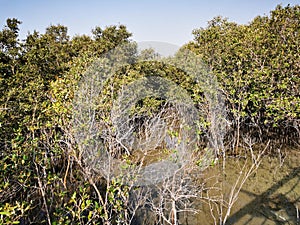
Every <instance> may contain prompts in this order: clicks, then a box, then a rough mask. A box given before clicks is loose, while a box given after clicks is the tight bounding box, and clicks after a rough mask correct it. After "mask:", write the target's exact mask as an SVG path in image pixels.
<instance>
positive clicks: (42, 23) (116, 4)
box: [0, 0, 300, 45]
mask: <svg viewBox="0 0 300 225" xmlns="http://www.w3.org/2000/svg"><path fill="white" fill-rule="evenodd" d="M289 3H290V4H291V5H296V4H299V3H300V0H289V1H285V0H247V1H245V0H223V1H222V0H208V1H207V0H205V1H199V0H198V1H196V0H185V1H184V0H181V1H179V0H173V1H171V0H161V1H159V0H147V1H146V0H140V1H138V0H127V1H125V0H123V1H122V0H107V1H103V0H98V1H96V0H91V1H89V0H86V1H83V0H82V1H79V0H72V1H71V0H51V1H50V0H48V1H46V0H28V1H26V0H0V21H1V29H2V28H3V26H4V24H5V21H6V19H7V18H12V17H15V18H17V19H19V20H21V21H22V22H23V23H22V25H21V26H20V28H21V31H20V34H21V38H24V37H25V36H26V34H27V33H28V31H30V32H33V30H37V31H39V32H41V33H44V32H45V28H46V27H48V26H49V25H51V24H52V25H56V24H58V23H60V24H62V25H65V26H67V27H68V29H69V35H71V36H73V35H74V34H90V33H91V32H90V31H91V29H93V28H94V27H95V26H100V27H103V28H104V27H105V26H108V25H115V24H124V25H126V26H127V28H128V30H129V31H130V32H132V33H133V37H132V38H133V39H134V40H136V41H162V42H168V43H172V44H176V45H182V44H184V43H186V42H188V41H190V40H192V38H193V37H192V35H191V32H192V30H193V29H195V28H200V27H205V26H206V24H207V21H209V20H211V19H212V18H213V17H215V16H217V15H221V16H224V17H228V18H229V20H230V21H234V22H237V23H240V24H247V23H248V22H249V21H251V20H252V19H253V18H254V17H255V16H257V15H268V14H269V12H270V11H271V10H273V9H274V8H275V7H276V5H277V4H282V5H283V6H286V5H287V4H289Z"/></svg>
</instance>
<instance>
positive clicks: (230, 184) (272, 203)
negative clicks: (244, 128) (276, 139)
mask: <svg viewBox="0 0 300 225" xmlns="http://www.w3.org/2000/svg"><path fill="white" fill-rule="evenodd" d="M251 161H252V160H251V159H250V160H249V159H247V160H246V159H243V158H239V159H237V158H228V159H227V160H226V164H225V165H226V166H225V170H223V166H222V163H220V164H218V165H215V166H212V167H211V168H209V169H208V170H207V171H206V172H205V174H204V175H203V178H202V179H201V182H203V181H204V182H205V183H206V190H205V191H203V196H202V197H203V198H202V200H200V201H196V202H195V207H196V208H197V209H198V210H199V212H198V213H197V214H188V213H185V214H181V215H179V216H180V224H189V225H202V224H204V225H206V224H222V223H221V222H220V221H222V220H223V219H224V216H225V215H226V213H227V212H228V211H227V210H228V208H229V204H230V199H233V198H230V196H233V197H235V194H237V193H238V195H237V198H236V201H235V202H234V204H233V206H232V207H231V211H230V214H229V216H228V218H227V222H226V224H238V225H239V224H241V225H244V224H245V225H246V224H250V225H251V224H253V225H259V224H261V225H284V224H296V225H300V151H299V150H291V149H289V150H288V151H282V152H281V153H280V154H278V155H277V156H276V157H269V156H264V157H263V160H262V162H261V164H260V166H259V167H258V169H257V170H256V171H254V172H253V173H252V174H251V175H250V176H249V177H248V179H246V180H245V182H244V183H243V181H244V180H243V178H244V177H245V174H246V173H247V171H249V168H250V166H251ZM237 181H238V182H237ZM242 183H243V185H242V186H241V184H242ZM234 187H235V189H233V188H234ZM240 187H241V188H240ZM239 188H240V189H239ZM232 190H234V191H232ZM207 199H210V201H209V200H207ZM220 215H222V216H220ZM220 218H222V219H220Z"/></svg>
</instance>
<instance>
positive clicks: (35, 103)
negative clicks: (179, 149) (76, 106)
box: [0, 6, 300, 224]
mask: <svg viewBox="0 0 300 225" xmlns="http://www.w3.org/2000/svg"><path fill="white" fill-rule="evenodd" d="M299 10H300V7H299V6H294V7H291V6H287V7H285V8H283V7H281V6H278V7H277V8H276V9H275V10H274V11H272V12H271V15H270V16H264V17H257V18H255V19H254V20H253V21H252V22H251V23H250V24H249V25H238V24H236V23H232V22H229V21H228V20H226V19H222V18H221V17H217V18H215V19H213V20H212V21H210V22H209V25H208V27H207V28H205V29H202V28H201V29H197V30H194V31H193V34H194V37H195V40H194V41H193V42H190V43H189V44H188V45H186V46H184V47H183V48H182V50H183V49H185V48H187V49H190V50H191V51H193V52H195V53H196V54H197V55H199V56H201V57H202V59H203V60H204V61H205V62H206V64H207V65H208V67H209V68H210V69H211V70H212V71H213V72H214V74H215V75H216V76H217V78H218V81H219V84H220V85H221V89H222V91H223V94H224V95H225V96H226V100H227V102H226V103H227V107H228V108H229V112H230V116H231V118H230V119H231V121H232V122H233V123H234V125H236V127H237V126H241V127H245V128H249V127H251V126H254V125H255V126H256V127H259V129H260V130H262V131H269V130H272V129H273V130H274V129H275V128H276V129H277V130H276V129H275V131H277V132H278V133H279V132H282V131H283V130H287V129H289V130H290V131H293V130H296V129H299V120H300V118H299V117H300V116H299V115H300V93H299V90H300V77H299V74H300V70H299V69H300V64H299V40H300V36H299V35H300V34H299V30H300V27H299V26H300V21H299V19H300V13H299ZM20 23H21V22H20V21H18V20H17V19H8V20H7V24H6V26H5V27H4V28H3V30H2V31H0V171H1V174H0V224H18V223H23V224H30V223H32V224H51V223H52V224H88V223H89V224H97V223H99V221H107V220H109V218H108V214H107V212H108V211H109V212H111V216H112V217H111V218H110V219H111V220H114V222H116V223H119V224H122V223H124V221H125V219H126V216H128V215H125V213H126V211H125V209H126V207H127V205H126V201H127V200H128V195H129V190H128V186H126V185H124V184H122V181H120V180H118V179H115V180H111V182H110V183H105V182H103V180H101V178H98V177H96V178H94V177H93V179H92V178H91V177H92V176H93V175H92V174H91V175H90V176H91V177H89V176H83V175H82V174H87V173H86V171H84V168H85V165H84V162H83V161H82V159H81V158H80V154H79V153H78V146H77V144H76V141H74V139H73V137H72V135H71V134H70V130H71V126H72V123H71V116H72V101H73V99H74V93H75V92H76V90H77V89H78V83H79V81H80V80H81V78H82V76H83V75H84V73H85V72H86V70H87V68H89V66H90V65H92V64H93V62H94V61H95V60H96V59H98V58H99V57H100V56H101V55H102V54H104V53H107V52H109V51H110V50H111V49H114V48H115V47H116V46H118V45H120V44H122V43H130V39H129V38H130V37H131V34H130V33H129V32H128V31H127V29H126V27H125V26H123V25H119V26H109V27H106V28H104V29H102V28H100V27H96V28H95V29H94V30H93V31H92V36H87V35H82V36H75V37H73V38H70V37H69V35H68V29H67V27H65V26H62V25H55V26H50V27H48V28H47V29H46V32H45V33H43V34H41V33H39V32H36V31H34V32H33V33H31V34H28V36H27V38H26V40H25V41H23V42H21V41H20V40H19V39H18V32H19V27H18V26H19V25H20ZM131 47H132V49H131V50H130V51H128V52H127V54H130V60H132V61H131V62H130V65H126V66H124V67H122V68H119V70H118V71H115V74H114V76H113V77H111V78H110V79H109V81H108V82H109V83H108V85H106V86H105V88H104V89H103V90H102V92H101V94H100V95H99V99H98V101H97V106H96V107H97V110H99V111H100V110H101V111H103V112H104V115H106V116H107V117H109V111H110V109H111V107H112V102H111V101H112V99H116V97H117V96H116V95H117V93H118V91H119V90H121V87H122V86H123V85H128V84H130V83H132V81H135V80H137V79H139V78H142V77H145V76H148V77H150V76H153V77H155V76H158V77H162V78H166V79H167V80H170V81H172V82H174V83H175V84H177V85H178V86H180V87H181V88H183V89H184V90H186V91H187V93H188V94H189V95H190V96H191V98H192V100H193V102H194V103H195V105H196V106H197V107H198V109H199V110H200V109H201V106H202V105H203V103H205V98H204V95H203V89H204V88H205V85H204V84H205V81H201V82H202V83H201V82H200V83H197V82H195V80H193V79H192V78H191V76H188V73H189V72H190V71H189V70H188V69H189V68H185V69H186V71H183V69H179V68H177V67H176V65H172V64H171V63H170V64H168V61H166V63H163V62H157V61H155V60H153V61H143V62H137V58H136V57H137V53H136V46H135V45H132V46H131ZM182 52H183V51H180V52H179V53H178V55H177V57H178V60H179V59H181V60H185V58H184V57H182V58H180V54H182ZM120 57H122V55H121V54H120ZM156 57H157V55H156V54H155V53H154V52H153V51H152V50H146V51H144V52H143V53H142V54H141V58H142V59H148V60H149V59H155V58H156ZM116 60H118V59H116ZM179 62H180V60H179ZM205 69H206V68H204V70H205ZM111 97H113V98H111ZM163 103H164V102H163V100H162V99H158V98H155V96H154V97H149V98H145V99H142V100H141V101H140V102H139V104H138V105H136V106H135V108H134V109H132V110H133V111H134V112H138V113H139V114H140V115H147V114H151V113H155V111H156V110H157V109H158V108H159V107H160V106H161V105H162V104H163ZM105 113H106V114H105ZM202 119H203V121H199V122H201V123H202V124H203V127H204V128H207V127H209V126H210V125H211V124H209V123H208V122H207V121H205V118H202ZM108 121H109V120H108ZM274 127H275V128H274ZM170 132H173V133H172V135H174V136H176V135H178V134H176V132H175V131H170ZM262 133H264V132H262ZM267 134H268V132H265V133H264V135H267ZM284 135H286V136H287V137H289V136H288V135H290V134H289V133H286V134H284ZM297 137H298V138H299V136H297ZM204 163H205V162H202V161H201V162H200V161H199V165H200V164H204ZM214 163H215V162H214V161H213V162H211V164H212V165H213V164H214ZM91 180H93V181H94V182H91ZM96 187H97V188H98V189H97V188H96ZM97 190H100V192H101V193H100V194H99V193H97ZM102 198H103V199H105V201H106V203H107V206H105V204H104V202H105V201H101V199H102ZM103 199H102V200H103Z"/></svg>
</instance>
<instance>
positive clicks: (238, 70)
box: [185, 5, 300, 138]
mask: <svg viewBox="0 0 300 225" xmlns="http://www.w3.org/2000/svg"><path fill="white" fill-rule="evenodd" d="M299 15H300V7H299V6H297V5H296V6H293V7H291V6H287V7H285V8H283V7H281V6H278V7H277V8H276V9H275V10H274V11H272V12H271V15H270V16H269V17H268V16H264V17H261V16H258V17H256V18H255V19H254V20H253V21H252V22H251V23H250V24H249V25H238V24H236V23H233V22H229V21H228V20H227V19H223V18H221V17H216V18H214V19H213V20H212V21H210V22H209V24H208V27H207V28H205V29H203V28H201V29H197V30H194V31H193V34H194V41H193V42H190V43H189V44H188V45H186V46H185V48H188V49H190V50H192V51H194V52H195V53H197V54H198V55H200V56H202V58H203V59H204V60H205V61H206V63H207V64H208V65H209V66H210V68H212V70H213V72H214V74H215V75H216V76H217V77H218V80H219V83H220V84H221V85H222V89H223V92H224V95H225V96H226V98H227V101H228V103H227V105H228V107H229V108H230V112H231V116H232V117H233V122H234V123H235V124H236V126H235V129H237V126H241V127H244V128H245V129H248V128H249V127H251V126H255V127H259V129H261V130H265V131H264V132H263V133H265V136H266V135H268V134H269V133H270V132H268V131H270V130H272V129H273V128H274V127H278V128H280V129H277V131H276V132H279V133H280V132H281V133H282V132H283V130H286V129H287V127H289V128H288V130H289V132H294V133H295V132H296V133H297V131H296V130H297V129H299V119H300V117H299V115H300V113H299V112H300V111H299V110H300V108H299V106H300V98H299V96H300V93H299V90H300V79H299V74H300V70H299V69H300V67H299V40H300V34H299V29H300V25H299V24H300V16H299ZM297 124H298V125H297ZM287 132H288V131H287ZM279 133H277V135H280V134H279ZM298 135H299V134H298ZM273 138H277V137H276V136H275V137H273Z"/></svg>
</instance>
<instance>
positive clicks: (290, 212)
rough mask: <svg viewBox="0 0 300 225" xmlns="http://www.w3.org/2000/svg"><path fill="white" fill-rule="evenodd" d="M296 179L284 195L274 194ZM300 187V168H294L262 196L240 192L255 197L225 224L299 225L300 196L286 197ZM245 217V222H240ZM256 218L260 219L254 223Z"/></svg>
mask: <svg viewBox="0 0 300 225" xmlns="http://www.w3.org/2000/svg"><path fill="white" fill-rule="evenodd" d="M294 178H295V179H296V182H295V183H294V184H293V185H292V186H291V187H289V190H288V191H287V192H286V193H285V194H280V193H279V194H277V193H276V192H277V191H278V190H279V189H280V188H282V187H283V186H284V185H285V184H287V183H288V182H289V181H291V180H292V179H294ZM299 186H300V167H295V168H294V169H293V170H292V171H291V172H290V173H289V174H288V175H286V176H285V177H284V178H283V179H281V180H279V181H278V182H277V183H275V184H274V185H273V186H271V187H270V188H268V189H267V190H266V191H264V192H263V193H262V194H259V195H257V194H254V193H252V192H249V191H245V190H242V191H241V192H243V193H245V194H247V195H248V196H252V197H255V198H254V200H252V201H251V202H249V203H248V204H246V205H245V206H243V207H242V208H241V209H239V210H238V211H237V212H235V213H234V214H232V215H231V216H230V217H229V218H228V220H227V222H226V224H228V225H233V224H241V225H246V224H261V225H267V224H270V223H269V222H270V221H273V223H272V224H275V225H283V224H297V225H300V218H299V213H300V212H299V211H298V210H300V209H299V208H300V195H298V196H296V197H295V198H294V199H293V200H290V199H288V198H287V195H289V194H291V193H292V192H294V191H295V189H296V188H299ZM297 204H298V205H297ZM245 216H250V217H249V218H248V217H247V219H246V220H244V219H243V220H242V218H244V217H245ZM257 218H261V220H259V221H260V222H259V223H257V222H258V221H256V222H254V220H255V219H256V220H257Z"/></svg>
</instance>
